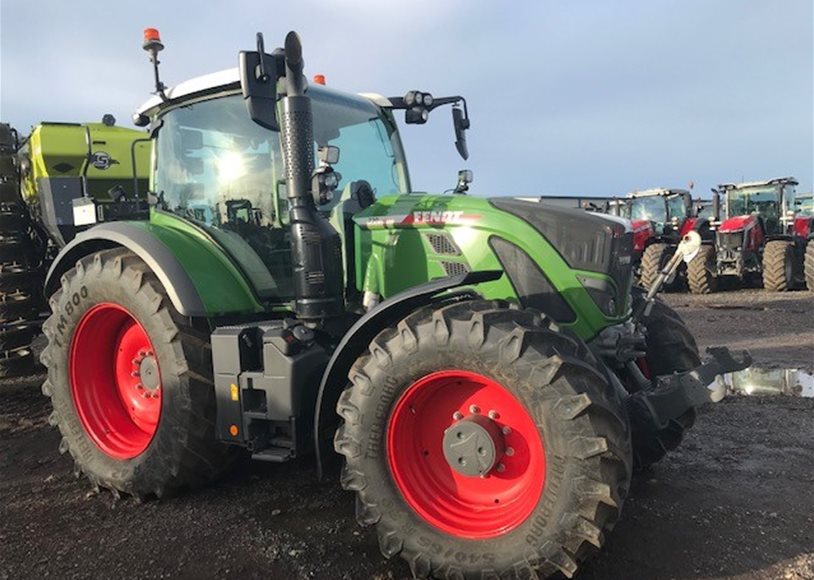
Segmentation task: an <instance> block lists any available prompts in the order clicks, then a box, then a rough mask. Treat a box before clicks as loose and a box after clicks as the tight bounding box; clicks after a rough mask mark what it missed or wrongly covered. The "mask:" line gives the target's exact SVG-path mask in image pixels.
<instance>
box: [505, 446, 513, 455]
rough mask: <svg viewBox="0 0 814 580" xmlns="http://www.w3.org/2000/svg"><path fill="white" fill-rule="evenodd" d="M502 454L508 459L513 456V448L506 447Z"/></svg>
mask: <svg viewBox="0 0 814 580" xmlns="http://www.w3.org/2000/svg"><path fill="white" fill-rule="evenodd" d="M504 453H505V454H506V455H508V456H509V457H511V456H512V455H514V447H507V448H506V451H504Z"/></svg>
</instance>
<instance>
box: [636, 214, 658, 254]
mask: <svg viewBox="0 0 814 580" xmlns="http://www.w3.org/2000/svg"><path fill="white" fill-rule="evenodd" d="M631 225H632V226H633V251H634V252H637V253H641V252H644V246H645V244H647V240H649V239H650V238H651V237H653V235H655V231H654V230H653V224H651V223H650V220H633V221H632V222H631Z"/></svg>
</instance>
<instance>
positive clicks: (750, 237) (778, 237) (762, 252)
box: [688, 177, 805, 294]
mask: <svg viewBox="0 0 814 580" xmlns="http://www.w3.org/2000/svg"><path fill="white" fill-rule="evenodd" d="M796 185H797V180H795V179H794V178H793V177H783V178H778V179H771V180H768V181H754V182H747V183H740V184H734V183H727V184H722V185H720V186H718V188H717V189H715V190H713V194H714V196H715V197H714V200H713V201H714V203H715V208H716V209H715V210H714V212H715V215H716V217H715V221H716V222H718V226H717V229H716V232H715V245H714V248H713V247H709V248H704V249H703V250H702V252H701V253H699V255H698V256H696V258H695V259H694V260H693V261H692V262H691V263H690V264H689V265H688V277H689V281H690V290H691V291H692V292H694V293H698V294H706V293H709V292H712V291H714V290H715V288H716V287H717V282H718V279H720V278H724V277H730V278H736V279H738V280H741V281H743V280H745V279H748V278H750V277H756V276H759V277H761V278H762V281H763V287H764V288H765V289H767V290H771V291H775V292H778V291H784V290H790V289H792V288H793V287H794V286H795V285H797V284H798V283H800V282H801V281H802V278H803V256H804V253H805V243H802V242H800V241H796V240H795V236H794V228H793V224H794V216H795V206H794V197H795V190H794V188H795V186H796ZM721 206H722V207H721ZM721 210H723V213H722V215H721Z"/></svg>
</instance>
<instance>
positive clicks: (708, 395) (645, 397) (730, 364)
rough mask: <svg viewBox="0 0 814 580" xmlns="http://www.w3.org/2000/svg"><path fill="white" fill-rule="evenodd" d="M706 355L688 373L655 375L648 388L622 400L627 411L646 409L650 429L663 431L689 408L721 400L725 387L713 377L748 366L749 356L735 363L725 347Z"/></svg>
mask: <svg viewBox="0 0 814 580" xmlns="http://www.w3.org/2000/svg"><path fill="white" fill-rule="evenodd" d="M707 353H708V354H709V355H711V356H712V359H711V360H709V361H708V362H706V363H704V364H702V365H700V366H698V367H696V368H694V369H692V370H690V371H684V372H681V373H675V374H672V375H661V376H658V377H656V379H655V385H654V387H653V388H652V389H647V390H642V391H637V392H635V393H633V394H631V395H630V396H629V397H628V399H629V400H628V401H626V405H627V406H628V408H629V409H630V408H633V407H636V408H638V409H639V410H646V411H647V413H646V414H647V415H649V416H648V417H647V419H648V421H649V422H652V426H654V427H655V428H657V429H664V428H666V427H667V426H668V424H669V423H670V421H672V420H674V419H678V418H679V417H681V416H682V415H684V414H685V413H686V412H688V411H689V410H690V409H693V408H695V407H698V406H700V405H703V404H704V403H717V402H718V401H720V400H721V399H723V398H724V397H725V396H726V386H725V385H724V384H723V383H721V382H718V381H716V377H718V376H721V375H724V374H726V373H734V372H737V371H741V370H743V369H745V368H747V367H749V366H750V365H751V364H752V356H751V355H750V354H749V352H747V351H743V352H742V354H741V357H740V360H738V359H736V358H735V357H733V356H732V354H731V353H730V352H729V349H728V348H726V347H712V348H708V349H707ZM639 418H641V416H639Z"/></svg>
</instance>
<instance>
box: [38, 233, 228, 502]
mask: <svg viewBox="0 0 814 580" xmlns="http://www.w3.org/2000/svg"><path fill="white" fill-rule="evenodd" d="M50 304H51V308H52V311H53V314H52V315H51V316H50V318H48V320H47V321H46V323H45V326H44V327H43V330H44V332H45V334H46V336H47V338H48V345H47V347H46V348H45V350H44V351H43V353H42V357H41V360H42V362H43V364H44V365H45V366H46V367H47V369H48V379H47V380H46V382H45V383H44V385H43V393H45V395H47V396H49V397H50V398H51V403H52V405H53V409H54V411H53V413H52V415H51V418H50V421H51V424H52V425H56V426H58V427H59V430H60V432H61V433H62V442H61V443H60V451H61V452H63V453H64V452H66V451H67V452H70V454H71V456H72V457H73V459H74V461H75V462H76V469H77V472H83V473H84V474H85V475H86V476H87V477H88V479H89V480H90V481H91V482H92V484H93V485H94V486H103V487H106V488H109V489H111V490H112V491H113V492H114V493H118V492H126V493H129V494H132V495H135V496H137V497H148V496H157V497H162V496H165V495H167V494H171V493H173V492H176V491H177V490H179V489H181V488H194V487H197V486H200V485H202V484H205V483H206V482H208V481H210V480H211V479H213V478H214V477H216V476H217V475H218V474H219V473H220V472H221V471H222V470H223V469H224V468H225V467H226V465H227V464H228V460H229V458H230V457H231V456H232V453H231V450H230V449H229V448H228V447H227V446H225V445H223V444H221V443H219V442H218V441H217V440H216V438H215V428H214V418H215V393H214V387H213V383H212V357H211V347H210V344H209V341H208V333H207V331H206V330H203V331H199V330H196V329H195V328H193V327H192V326H191V325H190V321H189V319H187V318H184V317H182V316H180V315H179V314H178V313H177V312H176V311H175V309H174V308H173V306H172V304H171V303H170V301H169V299H168V298H167V296H166V292H165V290H164V288H163V287H162V285H161V284H160V282H158V280H157V278H156V277H155V275H154V274H153V273H152V272H151V271H150V269H149V268H148V267H147V265H146V264H145V263H144V262H143V261H142V260H141V259H139V258H138V257H136V256H135V255H134V254H132V253H131V252H129V251H127V250H124V249H113V250H105V251H101V252H98V253H96V254H93V255H91V256H87V257H85V258H82V259H81V260H80V261H79V262H77V264H76V267H75V268H74V269H72V270H70V271H69V272H68V273H67V274H65V277H64V278H63V282H62V287H61V288H60V289H59V290H58V291H57V292H56V293H55V294H54V295H53V296H52V297H51V300H50ZM89 362H90V363H92V364H89Z"/></svg>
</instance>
